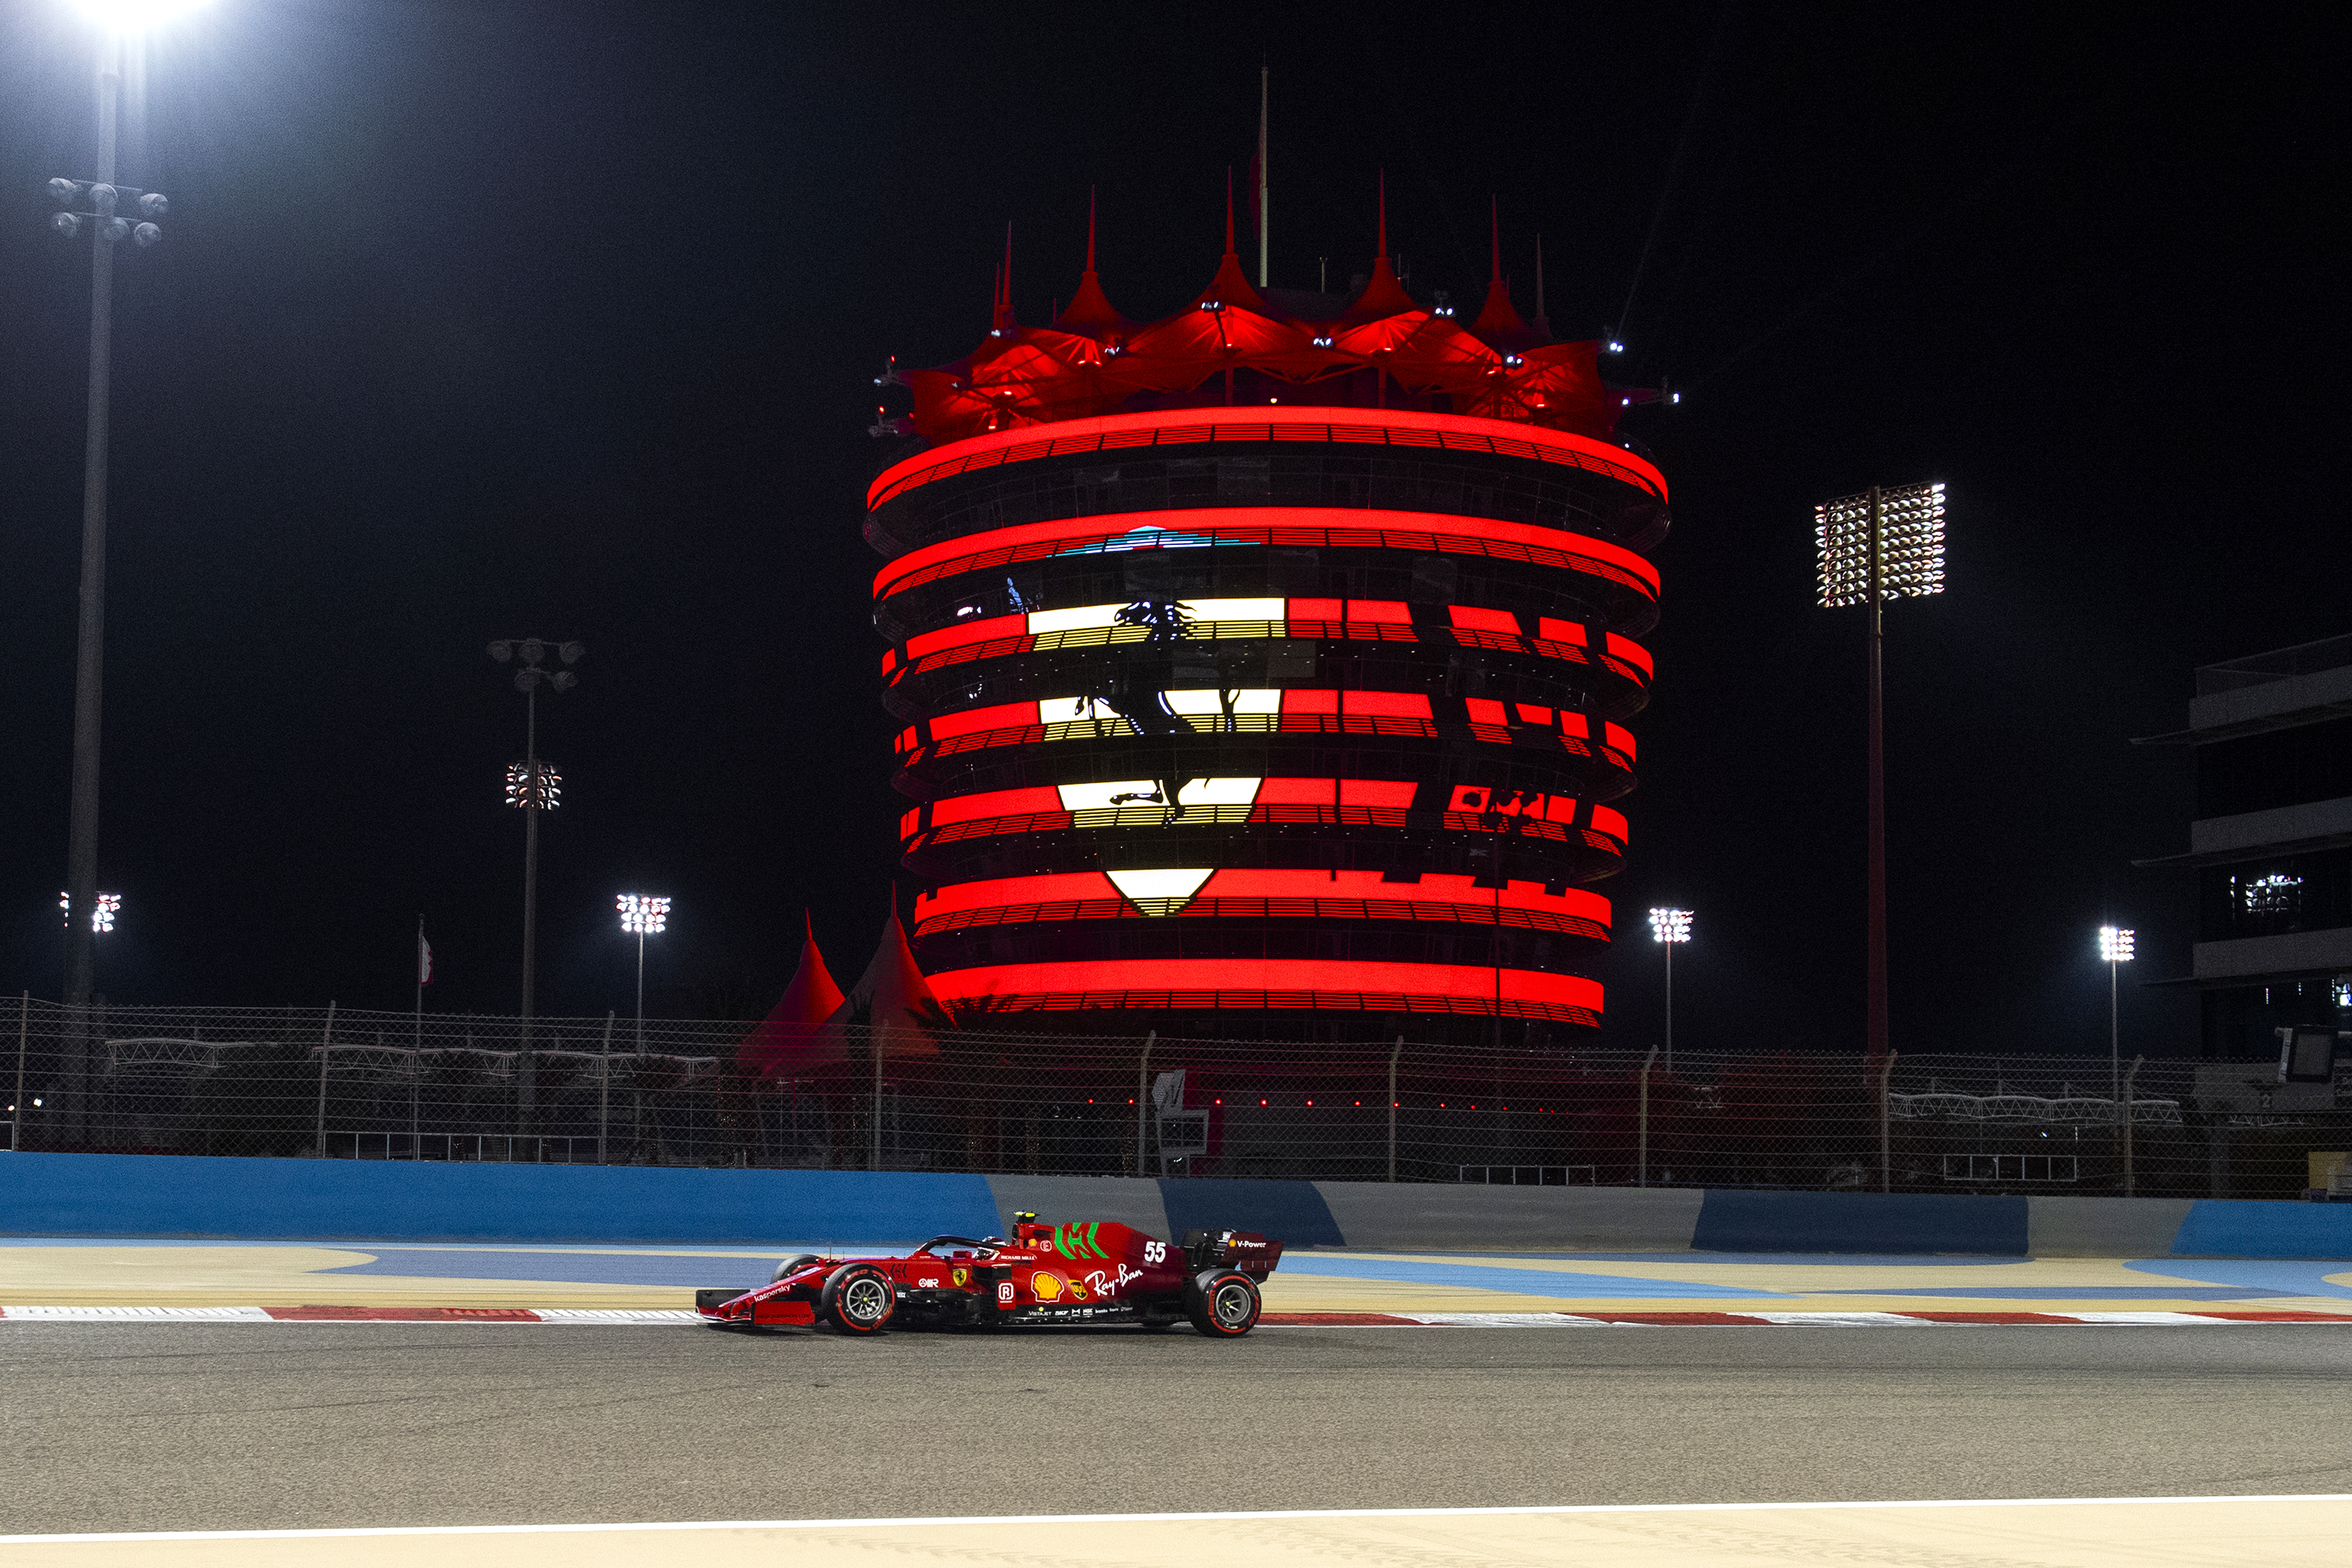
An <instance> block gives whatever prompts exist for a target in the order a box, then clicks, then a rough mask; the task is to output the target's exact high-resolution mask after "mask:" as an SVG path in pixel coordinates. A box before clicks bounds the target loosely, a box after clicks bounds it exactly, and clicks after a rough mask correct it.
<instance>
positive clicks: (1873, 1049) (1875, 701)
mask: <svg viewBox="0 0 2352 1568" xmlns="http://www.w3.org/2000/svg"><path fill="white" fill-rule="evenodd" d="M1813 546H1814V549H1815V551H1816V553H1817V554H1818V555H1819V557H1820V564H1821V603H1822V608H1823V609H1825V610H1834V609H1837V608H1839V607H1841V606H1843V605H1848V604H1867V605H1868V606H1869V607H1870V1043H1869V1050H1870V1060H1871V1061H1882V1060H1884V1059H1885V1055H1886V700H1885V681H1884V678H1883V677H1882V675H1881V673H1880V652H1881V648H1882V646H1883V644H1884V643H1885V640H1886V637H1885V603H1886V601H1888V600H1890V599H1904V598H1911V597H1914V596H1916V595H1920V594H1927V593H1941V592H1943V591H1944V487H1943V486H1941V485H1906V486H1901V487H1899V488H1896V489H1891V490H1890V489H1886V488H1884V487H1882V486H1876V485H1873V486H1871V487H1870V488H1869V489H1868V490H1866V491H1864V492H1863V493H1862V494H1861V495H1858V496H1841V497H1838V498H1837V499H1836V500H1834V501H1824V502H1822V504H1821V505H1820V506H1818V507H1814V508H1813Z"/></svg>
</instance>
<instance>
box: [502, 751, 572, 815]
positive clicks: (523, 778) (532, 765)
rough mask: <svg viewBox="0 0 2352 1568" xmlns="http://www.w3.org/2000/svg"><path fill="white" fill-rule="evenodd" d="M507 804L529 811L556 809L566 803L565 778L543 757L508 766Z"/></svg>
mask: <svg viewBox="0 0 2352 1568" xmlns="http://www.w3.org/2000/svg"><path fill="white" fill-rule="evenodd" d="M507 804H508V805H509V806H515V807H520V808H522V809H524V810H534V811H552V810H555V809H556V808H557V807H558V806H561V805H562V804H563V775H562V774H561V773H558V772H557V771H556V770H555V764H554V763H552V762H550V761H548V760H547V759H546V758H540V759H539V760H537V761H524V762H509V763H508V764H507Z"/></svg>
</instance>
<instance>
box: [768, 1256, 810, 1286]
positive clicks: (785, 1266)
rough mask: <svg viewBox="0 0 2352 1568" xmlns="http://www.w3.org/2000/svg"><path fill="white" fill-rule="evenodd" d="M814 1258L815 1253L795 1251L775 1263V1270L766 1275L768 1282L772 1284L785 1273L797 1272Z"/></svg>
mask: <svg viewBox="0 0 2352 1568" xmlns="http://www.w3.org/2000/svg"><path fill="white" fill-rule="evenodd" d="M816 1260H817V1254H816V1253H814V1252H795V1253H793V1255H792V1256H791V1257H789V1258H787V1259H785V1260H783V1261H782V1262H781V1263H779V1264H777V1265H776V1271H775V1272H774V1273H772V1274H771V1275H769V1276H768V1283H770V1284H771V1285H772V1284H774V1283H775V1282H776V1281H779V1280H781V1279H782V1278H783V1277H784V1276H785V1275H787V1274H797V1273H799V1272H800V1271H801V1270H803V1269H805V1268H807V1267H808V1266H809V1265H810V1264H812V1263H814V1262H815V1261H816Z"/></svg>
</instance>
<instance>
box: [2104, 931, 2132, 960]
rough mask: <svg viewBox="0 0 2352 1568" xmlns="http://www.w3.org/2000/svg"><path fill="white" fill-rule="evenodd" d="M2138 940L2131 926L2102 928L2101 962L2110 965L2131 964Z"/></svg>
mask: <svg viewBox="0 0 2352 1568" xmlns="http://www.w3.org/2000/svg"><path fill="white" fill-rule="evenodd" d="M2136 940H2137V939H2136V938H2135V937H2134V936H2133V935H2132V932H2131V928H2130V927H2129V926H2126V925H2102V926H2100V927H2099V962H2100V963H2102V964H2109V965H2113V964H2128V963H2130V962H2131V961H2132V949H2133V946H2134V944H2135V942H2136Z"/></svg>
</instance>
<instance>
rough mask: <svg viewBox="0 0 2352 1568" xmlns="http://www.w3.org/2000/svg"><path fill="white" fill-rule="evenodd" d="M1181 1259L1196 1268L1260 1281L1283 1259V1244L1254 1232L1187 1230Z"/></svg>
mask: <svg viewBox="0 0 2352 1568" xmlns="http://www.w3.org/2000/svg"><path fill="white" fill-rule="evenodd" d="M1184 1260H1185V1262H1187V1263H1188V1264H1190V1265H1191V1266H1192V1267H1193V1268H1195V1269H1218V1268H1223V1269H1237V1270H1240V1271H1241V1272H1243V1273H1244V1274H1247V1275H1250V1276H1251V1277H1253V1278H1255V1279H1259V1280H1263V1279H1265V1277H1266V1276H1267V1275H1268V1274H1271V1273H1273V1272H1274V1266H1275V1265H1276V1263H1279V1262H1280V1261H1281V1260H1282V1243H1281V1242H1279V1241H1268V1240H1267V1239H1265V1237H1263V1236H1260V1235H1259V1234H1258V1233H1257V1232H1255V1230H1187V1231H1186V1232H1184Z"/></svg>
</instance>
